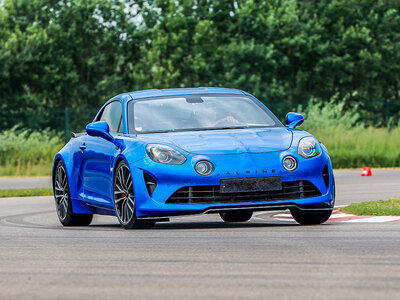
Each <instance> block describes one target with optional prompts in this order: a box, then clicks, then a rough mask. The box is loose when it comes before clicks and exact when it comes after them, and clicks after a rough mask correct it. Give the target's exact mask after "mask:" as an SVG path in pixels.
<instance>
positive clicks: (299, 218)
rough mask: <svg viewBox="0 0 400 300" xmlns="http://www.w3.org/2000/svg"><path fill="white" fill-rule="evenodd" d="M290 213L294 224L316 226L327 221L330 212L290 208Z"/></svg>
mask: <svg viewBox="0 0 400 300" xmlns="http://www.w3.org/2000/svg"><path fill="white" fill-rule="evenodd" d="M290 213H291V214H292V216H293V218H294V219H295V220H296V222H297V223H299V224H301V225H317V224H322V223H325V222H326V221H328V219H329V217H330V216H331V214H332V210H331V209H330V210H315V211H303V210H301V209H298V208H291V209H290Z"/></svg>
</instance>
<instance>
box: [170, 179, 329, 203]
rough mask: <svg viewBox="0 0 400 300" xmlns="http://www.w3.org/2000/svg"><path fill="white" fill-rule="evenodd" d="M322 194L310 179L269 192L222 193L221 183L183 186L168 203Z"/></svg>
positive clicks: (262, 200)
mask: <svg viewBox="0 0 400 300" xmlns="http://www.w3.org/2000/svg"><path fill="white" fill-rule="evenodd" d="M317 196H321V192H320V191H319V190H318V189H317V187H316V186H315V185H314V184H312V183H311V182H310V181H306V180H301V181H288V182H282V189H281V190H278V191H267V192H244V193H220V186H219V185H211V186H189V187H183V188H180V189H179V190H177V191H176V192H175V193H173V194H172V196H171V197H169V199H168V200H167V201H166V202H165V203H166V204H192V203H193V204H205V203H243V202H265V201H277V200H291V199H303V198H310V197H317Z"/></svg>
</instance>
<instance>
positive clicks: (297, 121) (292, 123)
mask: <svg viewBox="0 0 400 300" xmlns="http://www.w3.org/2000/svg"><path fill="white" fill-rule="evenodd" d="M285 121H286V124H287V126H288V127H289V128H296V126H299V125H301V124H302V123H303V122H304V117H303V115H301V114H298V113H294V112H289V113H287V114H286V118H285Z"/></svg>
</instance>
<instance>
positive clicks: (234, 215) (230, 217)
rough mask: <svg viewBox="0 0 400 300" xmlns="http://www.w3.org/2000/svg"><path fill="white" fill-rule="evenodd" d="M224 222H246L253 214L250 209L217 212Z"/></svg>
mask: <svg viewBox="0 0 400 300" xmlns="http://www.w3.org/2000/svg"><path fill="white" fill-rule="evenodd" d="M219 215H220V216H221V219H222V220H224V221H225V222H227V223H229V222H247V221H248V220H250V219H251V217H252V216H253V212H252V211H251V210H232V211H227V212H222V213H220V214H219Z"/></svg>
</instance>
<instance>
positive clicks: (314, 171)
mask: <svg viewBox="0 0 400 300" xmlns="http://www.w3.org/2000/svg"><path fill="white" fill-rule="evenodd" d="M296 151H297V149H295V148H291V149H288V150H287V151H280V152H270V153H253V154H249V153H243V154H226V155H210V156H204V155H192V156H189V157H187V158H188V159H187V161H186V162H185V163H184V164H183V165H179V166H176V165H164V164H159V163H156V162H154V161H152V160H151V159H150V158H144V159H143V160H140V161H137V162H135V163H132V164H130V169H131V172H132V175H133V178H134V182H135V184H134V192H135V198H136V214H137V217H139V218H151V217H154V218H157V217H167V216H179V215H190V214H201V213H212V212H221V211H224V210H233V209H251V210H273V209H286V208H291V207H298V208H301V209H332V207H333V205H334V195H335V191H334V189H335V187H334V178H333V172H332V165H331V161H330V158H329V155H328V153H327V152H326V151H325V150H324V151H322V153H321V154H320V155H319V156H317V157H314V158H310V159H305V158H303V157H301V156H299V155H298V154H297V152H296ZM286 155H292V156H295V157H296V159H297V160H298V163H299V164H298V168H297V169H296V170H295V171H293V172H289V171H286V170H285V169H284V168H283V166H282V160H283V158H284V157H285V156H286ZM202 159H207V160H209V161H211V162H212V163H213V164H214V166H215V171H214V173H213V174H212V175H210V176H208V177H203V176H201V175H199V174H197V173H196V171H195V170H194V165H195V164H196V162H197V161H199V160H202ZM326 166H327V168H328V174H329V180H328V184H326V180H325V181H324V178H323V176H322V173H323V170H324V168H325V167H326ZM143 173H147V174H149V175H151V176H152V177H153V178H154V179H155V180H156V182H157V187H156V188H155V190H154V192H153V193H152V195H151V196H150V195H149V192H148V189H147V187H146V183H145V179H144V175H143ZM266 176H280V177H281V180H282V182H283V183H284V182H292V181H308V182H310V183H312V184H313V185H314V186H315V187H316V188H317V189H318V191H319V192H320V193H319V196H316V197H306V198H300V199H296V198H294V199H286V200H267V201H256V202H249V201H246V202H235V203H190V204H175V203H174V204H169V203H166V202H167V201H168V199H170V197H171V196H172V195H173V194H174V193H175V192H176V191H177V190H178V189H180V188H182V187H191V186H193V187H199V186H203V187H204V186H218V185H219V184H220V180H221V179H225V178H249V177H266Z"/></svg>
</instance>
